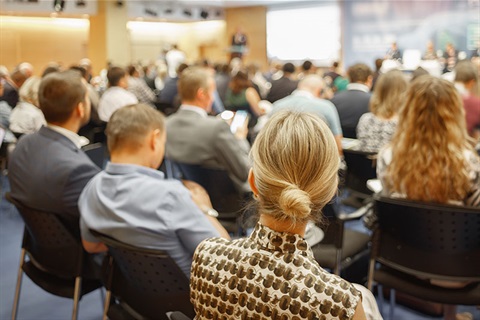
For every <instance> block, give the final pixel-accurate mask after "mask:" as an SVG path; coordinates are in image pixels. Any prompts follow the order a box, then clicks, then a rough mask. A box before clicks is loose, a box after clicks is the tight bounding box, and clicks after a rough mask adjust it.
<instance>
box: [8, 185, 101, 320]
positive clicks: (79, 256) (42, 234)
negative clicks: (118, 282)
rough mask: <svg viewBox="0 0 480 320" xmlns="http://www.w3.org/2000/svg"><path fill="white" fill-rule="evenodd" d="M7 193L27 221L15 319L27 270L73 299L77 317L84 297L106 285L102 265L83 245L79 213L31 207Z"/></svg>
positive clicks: (53, 290) (45, 285)
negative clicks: (101, 270) (76, 214)
mask: <svg viewBox="0 0 480 320" xmlns="http://www.w3.org/2000/svg"><path fill="white" fill-rule="evenodd" d="M5 197H6V198H7V200H8V201H10V202H11V203H12V204H14V205H15V207H16V208H17V209H18V211H19V212H20V215H21V216H22V218H23V221H24V222H25V230H24V233H23V243H22V252H21V258H20V265H19V268H18V277H17V285H16V289H15V297H14V302H13V308H12V319H16V316H17V311H18V305H19V300H20V291H21V283H22V276H23V273H24V272H25V274H27V276H28V277H29V278H30V279H31V280H32V281H33V282H34V283H35V284H36V285H38V286H39V287H41V288H42V289H43V290H45V291H47V292H49V293H51V294H54V295H56V296H60V297H64V298H70V299H73V310H72V319H73V320H75V319H77V316H78V303H79V300H80V299H81V297H82V296H83V295H85V294H87V293H89V292H91V291H93V290H95V289H98V288H100V287H101V286H102V283H101V281H100V267H99V266H98V265H97V264H96V263H95V261H94V260H93V257H92V256H91V255H89V254H88V253H87V252H86V251H85V250H84V249H83V246H82V242H81V239H80V227H79V221H78V217H71V216H67V215H65V216H61V215H58V214H55V213H51V212H45V211H41V210H35V209H32V208H29V207H27V206H25V205H23V204H22V203H20V202H19V201H16V200H15V199H13V198H12V197H11V196H10V194H9V193H7V194H6V195H5ZM26 255H28V257H29V260H26V259H25V258H26Z"/></svg>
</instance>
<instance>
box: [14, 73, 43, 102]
mask: <svg viewBox="0 0 480 320" xmlns="http://www.w3.org/2000/svg"><path fill="white" fill-rule="evenodd" d="M40 82H41V79H40V78H38V77H30V78H28V79H27V80H26V81H25V82H24V83H23V85H22V86H21V87H20V90H19V91H18V96H19V99H20V101H25V102H29V103H31V104H33V105H35V106H37V107H38V105H39V104H38V89H39V88H40Z"/></svg>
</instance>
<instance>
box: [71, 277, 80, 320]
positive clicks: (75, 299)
mask: <svg viewBox="0 0 480 320" xmlns="http://www.w3.org/2000/svg"><path fill="white" fill-rule="evenodd" d="M81 291H82V277H76V278H75V292H74V293H73V311H72V320H77V318H78V302H79V301H80V292H81Z"/></svg>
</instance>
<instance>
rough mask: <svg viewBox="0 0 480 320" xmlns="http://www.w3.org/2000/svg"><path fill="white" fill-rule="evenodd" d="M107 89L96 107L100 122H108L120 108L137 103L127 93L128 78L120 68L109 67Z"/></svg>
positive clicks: (133, 96) (131, 94) (135, 99)
mask: <svg viewBox="0 0 480 320" xmlns="http://www.w3.org/2000/svg"><path fill="white" fill-rule="evenodd" d="M107 79H108V89H107V90H106V91H105V92H104V93H103V95H102V97H101V98H100V103H99V105H98V116H99V117H100V120H102V121H105V122H108V120H109V119H110V116H111V115H112V113H113V112H115V111H116V110H118V109H120V108H121V107H124V106H128V105H130V104H135V103H138V100H137V98H136V97H135V95H134V94H133V93H131V92H128V91H127V88H128V76H127V74H126V73H125V70H123V69H122V68H120V67H111V68H110V69H108V71H107Z"/></svg>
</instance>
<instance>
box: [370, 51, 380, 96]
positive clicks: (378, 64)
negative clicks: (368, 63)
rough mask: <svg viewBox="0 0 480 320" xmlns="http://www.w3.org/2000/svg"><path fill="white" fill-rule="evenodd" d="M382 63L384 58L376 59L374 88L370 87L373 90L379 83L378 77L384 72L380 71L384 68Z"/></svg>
mask: <svg viewBox="0 0 480 320" xmlns="http://www.w3.org/2000/svg"><path fill="white" fill-rule="evenodd" d="M382 65H383V59H375V71H374V72H373V74H372V88H371V89H370V91H372V92H373V91H374V90H375V84H376V83H377V80H378V78H379V77H380V75H381V74H382V72H381V71H380V70H381V69H382Z"/></svg>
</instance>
